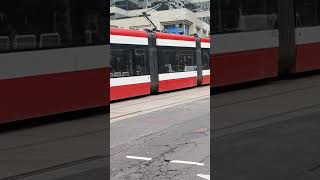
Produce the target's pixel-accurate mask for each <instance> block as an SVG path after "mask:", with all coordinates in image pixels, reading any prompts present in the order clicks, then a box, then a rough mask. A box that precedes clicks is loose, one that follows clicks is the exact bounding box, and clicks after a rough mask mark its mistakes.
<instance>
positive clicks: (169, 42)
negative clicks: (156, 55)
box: [157, 39, 196, 48]
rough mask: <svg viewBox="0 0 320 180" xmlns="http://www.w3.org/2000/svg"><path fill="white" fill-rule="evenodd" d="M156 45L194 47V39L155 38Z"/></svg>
mask: <svg viewBox="0 0 320 180" xmlns="http://www.w3.org/2000/svg"><path fill="white" fill-rule="evenodd" d="M157 46H171V47H172V46H173V47H194V48H195V47H196V41H184V40H173V39H157Z"/></svg>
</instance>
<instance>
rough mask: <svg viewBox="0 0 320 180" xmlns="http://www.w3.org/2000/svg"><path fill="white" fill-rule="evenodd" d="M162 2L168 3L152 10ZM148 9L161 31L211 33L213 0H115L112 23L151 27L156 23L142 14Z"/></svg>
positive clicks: (111, 14) (111, 8)
mask: <svg viewBox="0 0 320 180" xmlns="http://www.w3.org/2000/svg"><path fill="white" fill-rule="evenodd" d="M160 2H164V3H162V4H161V6H160V7H158V8H157V9H156V10H150V8H151V7H155V6H156V5H157V4H159V3H160ZM148 10H150V11H149V12H148V14H149V15H150V16H148V17H149V19H151V21H152V22H153V23H154V24H155V25H156V27H157V29H158V30H163V31H165V32H168V33H174V34H184V35H193V34H198V35H199V36H200V37H208V36H209V31H210V25H209V24H210V23H209V18H210V0H165V1H163V0H112V1H111V7H110V17H111V26H112V27H119V28H130V29H146V28H147V29H151V28H152V25H151V24H150V23H149V22H148V21H147V19H146V18H145V17H141V15H142V13H143V12H146V11H148Z"/></svg>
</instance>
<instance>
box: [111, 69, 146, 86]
mask: <svg viewBox="0 0 320 180" xmlns="http://www.w3.org/2000/svg"><path fill="white" fill-rule="evenodd" d="M120 73H121V72H120ZM150 82H151V80H150V75H146V76H130V77H120V78H110V87H115V86H124V85H133V84H143V83H150Z"/></svg>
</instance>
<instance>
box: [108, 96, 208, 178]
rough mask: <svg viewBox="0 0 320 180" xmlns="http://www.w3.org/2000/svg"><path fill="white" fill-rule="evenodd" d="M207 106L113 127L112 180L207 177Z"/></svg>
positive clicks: (164, 112)
mask: <svg viewBox="0 0 320 180" xmlns="http://www.w3.org/2000/svg"><path fill="white" fill-rule="evenodd" d="M209 105H210V100H209V98H204V99H201V100H196V101H193V102H188V103H185V104H179V105H177V106H174V107H170V108H167V109H162V110H158V111H155V112H151V113H147V114H144V115H140V116H136V117H132V118H128V119H125V120H121V121H117V122H114V123H112V124H111V133H110V134H111V142H110V145H111V151H110V152H111V159H110V160H111V161H110V163H111V164H110V166H111V179H113V180H116V179H133V180H134V179H147V180H152V179H185V180H188V179H190V180H191V179H192V180H193V179H200V180H201V179H202V178H200V177H198V176H197V174H206V175H210V142H209V140H210V139H209V138H210V133H209V127H210V112H209V111H210V109H209ZM126 156H138V157H148V158H152V160H150V161H144V160H136V159H128V158H126ZM171 160H181V161H190V162H198V163H203V164H204V165H203V166H198V165H190V164H175V163H172V162H170V161H171Z"/></svg>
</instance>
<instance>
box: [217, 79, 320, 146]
mask: <svg viewBox="0 0 320 180" xmlns="http://www.w3.org/2000/svg"><path fill="white" fill-rule="evenodd" d="M318 79H319V78H318ZM318 79H315V80H314V79H313V80H311V82H310V81H309V82H308V84H302V85H301V84H299V83H301V79H297V80H293V81H278V82H276V83H275V84H269V85H265V86H264V87H267V88H266V89H268V88H270V87H272V88H273V89H277V91H276V92H271V93H269V92H268V93H264V94H262V95H258V96H255V97H251V98H250V97H245V98H242V97H241V98H242V99H240V100H235V101H231V102H226V103H220V104H218V105H215V104H214V103H215V101H214V98H213V102H211V108H212V110H213V111H219V109H223V108H232V106H234V105H236V106H237V107H238V106H241V105H242V104H243V106H244V107H245V106H246V103H256V102H257V103H262V102H263V101H264V100H267V99H269V98H270V99H272V98H276V97H277V96H279V97H280V96H283V97H286V95H288V96H289V95H290V96H292V95H293V94H294V93H297V92H299V93H300V94H301V92H304V91H307V90H312V91H313V92H314V91H316V90H317V89H318V88H320V81H319V80H318ZM304 80H305V81H307V80H308V78H304ZM302 82H303V81H302ZM287 85H289V86H290V87H288V86H287ZM291 86H298V87H297V88H291ZM264 87H255V88H257V89H258V91H261V90H263V88H264ZM251 90H253V91H252V92H254V91H255V92H257V91H256V89H244V91H246V93H245V94H248V91H251ZM239 93H241V92H240V91H238V92H228V93H226V96H225V95H224V94H220V95H221V96H220V97H219V98H221V99H220V100H223V98H225V97H227V98H231V97H233V95H237V96H239ZM215 96H219V95H215ZM222 96H225V97H222ZM309 98H310V97H309ZM279 99H281V98H279ZM276 101H277V100H275V102H274V103H275V104H276V103H277V102H276ZM296 102H298V101H296ZM261 107H263V106H261ZM264 108H266V107H264ZM319 110H320V102H319V103H318V102H317V101H315V102H313V103H311V104H307V105H304V106H300V107H294V108H289V109H285V110H283V111H279V112H276V113H271V114H270V113H269V112H268V113H266V114H264V115H262V116H260V117H258V118H257V117H255V118H252V119H250V118H248V119H246V115H245V114H244V117H239V118H243V120H241V121H240V122H239V121H238V122H236V123H233V124H227V125H224V126H222V127H218V128H214V129H213V132H212V138H213V139H215V140H220V139H223V138H224V137H226V136H230V135H234V134H241V133H246V132H249V131H253V130H255V129H259V128H264V127H267V126H270V125H274V124H277V123H286V122H289V121H290V120H291V118H292V117H299V116H302V114H305V113H313V112H317V111H319ZM213 111H211V112H213ZM267 111H268V110H266V112H267ZM222 116H223V115H222ZM213 117H214V116H213ZM213 122H215V120H214V121H213Z"/></svg>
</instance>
